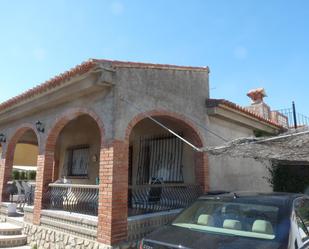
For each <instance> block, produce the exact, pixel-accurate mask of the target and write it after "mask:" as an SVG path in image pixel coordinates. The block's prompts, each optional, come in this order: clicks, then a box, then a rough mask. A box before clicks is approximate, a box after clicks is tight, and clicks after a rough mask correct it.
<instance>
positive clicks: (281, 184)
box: [268, 162, 309, 193]
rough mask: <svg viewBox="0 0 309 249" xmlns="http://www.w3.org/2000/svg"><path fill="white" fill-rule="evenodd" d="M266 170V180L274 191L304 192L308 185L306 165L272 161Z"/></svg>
mask: <svg viewBox="0 0 309 249" xmlns="http://www.w3.org/2000/svg"><path fill="white" fill-rule="evenodd" d="M268 170H269V173H270V177H269V178H268V181H269V183H270V184H271V185H272V187H273V190H274V191H276V192H291V193H304V192H306V190H307V189H308V187H309V166H308V165H290V164H284V163H277V162H274V163H273V164H272V166H271V167H270V168H269V169H268Z"/></svg>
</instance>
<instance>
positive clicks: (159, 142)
mask: <svg viewBox="0 0 309 249" xmlns="http://www.w3.org/2000/svg"><path fill="white" fill-rule="evenodd" d="M182 154H183V143H182V141H181V140H180V139H178V138H177V137H175V136H170V135H169V134H168V135H159V136H151V137H149V136H146V137H142V138H141V140H140V150H139V159H138V172H137V181H136V183H137V184H148V183H150V182H151V181H152V179H154V178H156V179H160V181H162V182H164V183H183V182H184V177H183V165H182Z"/></svg>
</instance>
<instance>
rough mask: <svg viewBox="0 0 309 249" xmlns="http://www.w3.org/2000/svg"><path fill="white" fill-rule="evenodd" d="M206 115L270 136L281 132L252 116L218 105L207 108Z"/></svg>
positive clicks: (276, 127)
mask: <svg viewBox="0 0 309 249" xmlns="http://www.w3.org/2000/svg"><path fill="white" fill-rule="evenodd" d="M207 113H208V115H210V116H214V117H217V118H221V119H224V120H228V121H232V122H234V123H237V124H240V125H242V126H245V127H248V128H251V129H254V130H260V131H264V132H266V133H270V134H278V133H279V132H280V131H282V128H281V127H278V126H276V125H273V124H271V123H269V122H265V121H263V120H261V119H258V118H256V117H254V116H252V115H248V114H246V113H244V112H242V111H238V110H236V109H234V108H231V107H228V106H226V105H223V104H219V105H217V106H214V107H207Z"/></svg>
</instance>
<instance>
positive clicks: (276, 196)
mask: <svg viewBox="0 0 309 249" xmlns="http://www.w3.org/2000/svg"><path fill="white" fill-rule="evenodd" d="M299 197H308V196H307V195H305V194H299V193H284V192H246V191H238V192H229V193H223V194H218V195H208V194H205V195H203V196H201V197H200V198H199V199H225V198H226V199H230V198H235V199H239V201H244V202H246V201H250V202H256V203H260V204H263V203H265V204H274V205H287V204H290V203H292V202H293V200H295V199H296V198H299Z"/></svg>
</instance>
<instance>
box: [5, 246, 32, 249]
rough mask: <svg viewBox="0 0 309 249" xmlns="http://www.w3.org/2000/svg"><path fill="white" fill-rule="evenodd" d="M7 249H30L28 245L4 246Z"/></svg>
mask: <svg viewBox="0 0 309 249" xmlns="http://www.w3.org/2000/svg"><path fill="white" fill-rule="evenodd" d="M6 248H7V249H31V247H30V246H19V247H6Z"/></svg>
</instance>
